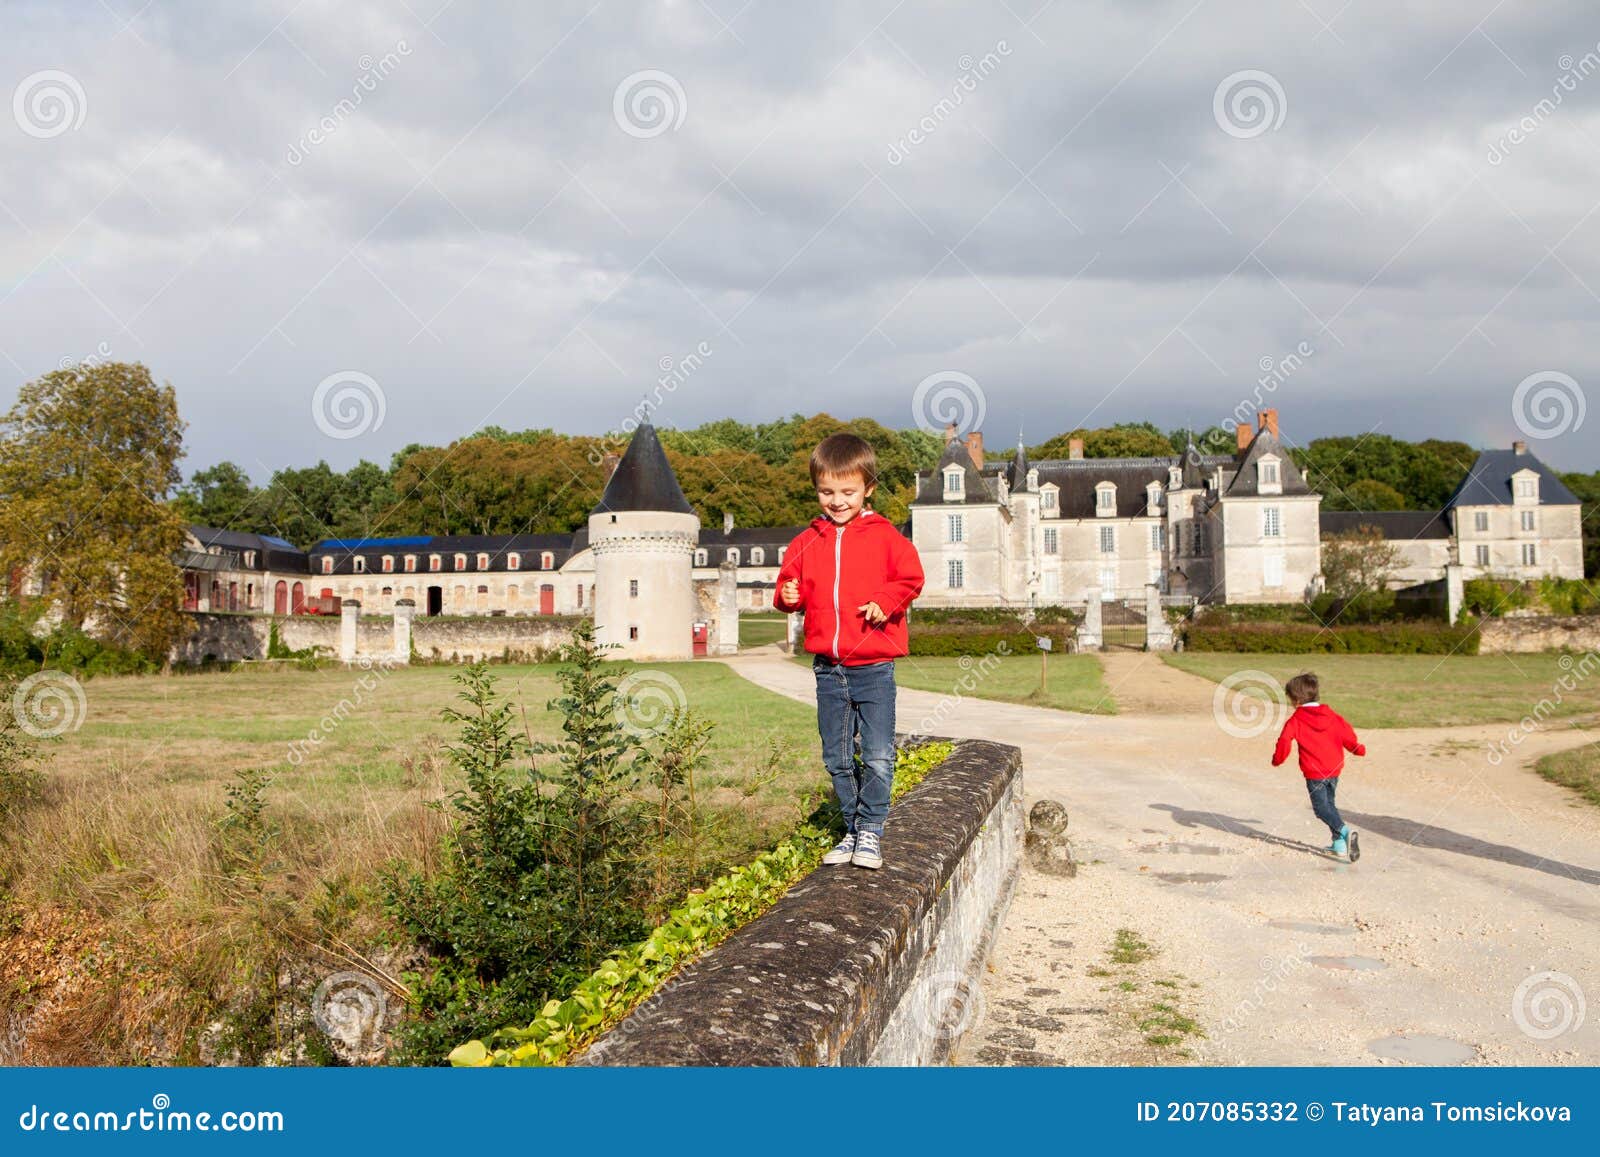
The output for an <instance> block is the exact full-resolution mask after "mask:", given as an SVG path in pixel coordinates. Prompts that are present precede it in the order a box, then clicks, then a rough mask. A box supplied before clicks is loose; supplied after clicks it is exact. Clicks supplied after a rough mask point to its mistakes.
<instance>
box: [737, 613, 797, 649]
mask: <svg viewBox="0 0 1600 1157" xmlns="http://www.w3.org/2000/svg"><path fill="white" fill-rule="evenodd" d="M788 619H789V616H788V615H784V614H779V613H778V612H777V611H770V612H762V613H760V614H754V615H752V614H742V615H740V616H739V646H741V647H761V646H765V645H766V644H768V643H781V642H783V640H784V639H785V638H787V637H788V636H787V631H788Z"/></svg>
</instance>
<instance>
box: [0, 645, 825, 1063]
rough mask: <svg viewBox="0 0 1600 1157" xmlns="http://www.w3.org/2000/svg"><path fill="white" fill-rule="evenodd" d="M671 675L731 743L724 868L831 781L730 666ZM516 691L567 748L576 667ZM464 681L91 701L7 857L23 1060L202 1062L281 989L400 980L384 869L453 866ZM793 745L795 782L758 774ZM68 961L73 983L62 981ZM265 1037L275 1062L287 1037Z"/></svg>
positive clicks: (289, 682)
mask: <svg viewBox="0 0 1600 1157" xmlns="http://www.w3.org/2000/svg"><path fill="white" fill-rule="evenodd" d="M654 670H657V671H660V672H662V673H664V674H666V675H668V676H670V677H671V678H672V679H675V680H676V681H677V682H678V683H679V684H680V685H681V686H682V688H683V691H684V698H685V701H686V702H687V704H688V706H689V707H690V708H692V709H693V710H695V711H696V712H698V713H700V714H702V715H703V716H704V717H706V718H708V719H711V720H712V721H714V722H715V723H716V724H717V728H716V731H715V733H714V737H713V742H712V746H711V751H710V755H711V765H710V769H709V770H708V772H707V774H706V775H705V777H704V781H703V787H704V788H705V789H706V790H705V791H704V792H703V795H702V799H703V800H704V799H706V798H707V797H709V799H708V800H707V802H708V803H709V806H710V807H712V808H717V809H720V815H719V820H720V822H718V823H717V824H716V825H715V831H714V836H713V838H712V840H711V842H710V844H709V846H708V847H707V848H706V856H707V861H708V863H707V865H706V866H707V867H708V868H713V867H716V866H718V865H719V864H724V863H728V862H733V861H738V860H742V859H746V858H749V856H750V855H752V854H754V852H755V851H756V850H758V849H760V848H763V847H765V846H767V845H768V844H770V843H771V842H772V840H773V839H774V838H775V836H776V833H778V832H779V831H781V830H785V829H786V828H787V827H788V826H790V825H792V824H793V823H794V822H795V820H796V819H798V818H799V815H800V808H801V806H802V804H801V799H802V797H803V796H804V795H806V794H807V793H808V792H809V791H811V790H813V789H815V788H817V787H820V786H822V785H823V782H824V779H825V777H824V776H823V774H822V772H821V770H820V760H819V759H818V757H817V753H816V751H815V745H816V731H815V717H814V715H813V714H812V713H811V712H810V711H809V710H808V709H807V708H805V707H804V706H802V705H800V704H798V703H793V702H791V701H789V700H786V699H782V698H780V697H778V696H774V695H770V694H768V693H766V692H762V691H760V690H759V689H757V688H755V687H753V686H751V685H750V684H748V683H746V682H745V681H744V680H742V679H740V678H739V677H738V676H736V675H734V674H733V673H732V672H731V671H729V670H728V669H727V668H726V667H724V666H723V665H721V664H717V663H680V664H661V665H660V666H659V667H657V668H654ZM496 673H497V674H498V675H499V676H500V678H501V682H500V689H501V691H502V692H503V693H504V694H506V695H507V697H508V698H510V699H512V700H513V701H515V702H519V703H521V704H522V705H523V708H524V710H525V713H526V719H527V727H528V731H529V733H530V734H531V735H532V736H533V737H534V738H535V739H555V738H558V737H559V731H560V719H559V717H558V716H557V715H556V714H555V713H553V712H551V711H548V710H547V709H546V703H547V701H548V700H549V699H551V698H552V697H553V696H554V695H555V694H556V693H557V691H558V684H557V682H556V668H555V667H554V666H553V665H539V666H522V667H504V668H497V669H496ZM453 674H455V670H454V669H451V668H442V667H417V668H408V669H400V670H396V671H393V672H389V673H387V674H384V673H380V672H376V671H374V672H365V673H363V672H360V671H346V670H343V669H327V670H322V671H296V670H262V669H246V670H241V671H237V672H233V673H212V674H203V675H184V676H173V677H166V678H159V677H144V678H114V679H96V680H93V681H91V682H89V683H87V684H85V691H86V693H87V699H88V711H87V714H86V716H85V720H84V723H83V725H82V727H81V729H80V730H78V731H76V732H73V733H70V734H69V735H67V736H66V737H64V738H63V739H62V740H60V741H58V742H56V743H54V744H51V745H50V746H49V747H47V748H46V752H45V755H46V758H45V762H44V770H45V772H46V786H45V791H44V794H43V797H42V799H40V800H39V801H38V802H36V803H35V804H33V805H31V806H30V807H28V808H27V810H26V811H25V812H24V813H23V815H22V816H21V817H19V822H16V823H14V824H13V825H12V827H11V830H10V831H9V832H8V833H6V835H5V839H4V843H3V844H0V854H3V855H4V861H5V862H4V873H3V878H4V880H5V881H6V882H7V886H8V890H9V893H10V898H9V901H6V896H5V893H3V892H0V902H7V903H9V906H10V912H11V915H10V918H9V919H8V920H7V921H5V922H4V923H3V924H0V930H4V931H6V932H7V933H8V934H6V935H4V936H3V937H0V956H3V957H4V958H6V959H8V960H11V961H21V962H27V961H33V962H34V963H33V964H32V965H17V966H13V967H10V968H8V969H7V971H6V972H4V973H0V976H3V977H4V980H5V987H4V989H3V990H0V1024H5V1023H7V1022H9V1026H10V1035H9V1038H7V1039H11V1045H10V1047H11V1051H12V1052H14V1053H17V1054H18V1062H20V1063H39V1062H43V1063H51V1064H73V1063H79V1064H106V1063H149V1062H150V1061H155V1062H157V1063H161V1062H163V1061H176V1062H179V1063H197V1062H200V1061H203V1060H205V1059H207V1057H206V1048H205V1047H203V1045H202V1041H203V1040H204V1039H205V1031H204V1030H205V1028H206V1025H207V1024H208V1023H210V1022H212V1021H214V1020H215V1019H216V1018H217V1016H218V1010H219V1009H220V1008H222V1007H224V1006H226V1005H228V1004H229V1003H230V1002H234V1001H236V1000H237V998H238V997H239V995H240V994H241V993H242V992H249V991H255V992H257V993H259V992H260V991H261V990H262V989H266V990H267V991H268V992H270V991H272V989H273V988H275V987H278V986H280V984H281V983H282V981H281V979H280V977H281V976H282V975H285V974H289V973H294V974H295V975H297V976H300V977H303V978H309V982H310V983H311V984H312V985H314V983H315V976H316V973H317V971H318V970H319V969H320V970H321V973H322V974H323V975H326V973H327V972H331V971H336V970H339V969H342V968H363V969H364V970H366V971H368V972H371V973H374V974H387V975H388V976H389V977H390V979H391V980H394V977H395V975H396V974H397V973H398V971H399V968H400V963H399V962H400V961H402V960H403V959H404V958H405V956H406V954H407V952H408V951H409V946H408V945H405V944H403V943H399V942H397V941H396V940H395V939H394V936H393V932H392V929H391V928H390V926H389V925H388V923H387V921H386V920H385V918H384V917H383V915H382V913H381V904H380V902H379V892H378V888H377V883H378V869H379V868H380V867H381V866H382V865H383V864H385V863H386V862H388V861H390V860H394V859H399V860H403V861H407V862H409V863H412V864H427V863H428V862H429V861H430V859H431V858H432V857H433V856H435V855H436V854H437V849H438V846H439V837H440V836H441V834H442V833H443V830H444V825H445V819H444V817H443V816H442V815H441V814H440V813H439V811H438V810H437V809H434V808H430V807H428V806H426V805H427V804H429V803H430V802H432V801H438V800H441V799H443V798H444V797H445V796H446V795H448V794H449V793H450V792H451V791H453V790H455V789H456V788H457V787H458V786H460V783H461V780H460V777H459V773H458V772H457V770H456V768H455V767H454V765H453V764H452V763H451V762H450V760H449V758H448V754H447V752H446V751H445V750H444V748H443V744H445V743H447V742H448V741H449V740H450V739H451V738H452V736H451V730H450V728H449V727H448V725H447V724H445V723H444V722H443V721H442V720H441V719H440V710H441V709H442V708H443V707H445V706H447V705H450V704H451V703H453V702H454V695H455V691H456V686H455V684H454V683H453V682H452V681H451V676H452V675H453ZM313 739H314V740H315V741H313ZM774 740H775V741H777V742H779V743H780V745H783V750H782V752H781V753H780V754H779V756H778V757H777V759H776V760H775V761H772V769H773V772H774V773H775V774H773V775H772V776H770V778H767V777H762V778H757V777H756V775H755V773H756V770H757V769H758V768H760V767H761V766H762V765H763V764H764V763H767V762H768V761H769V756H770V751H769V743H770V742H772V741H774ZM252 768H266V769H268V770H269V772H270V776H271V778H270V781H269V783H268V785H267V787H266V789H265V791H264V793H263V798H264V799H265V801H266V809H265V812H264V818H265V821H266V825H267V830H268V831H269V832H270V838H269V839H268V840H267V841H266V843H265V845H264V847H263V848H262V850H261V851H260V853H259V855H258V856H256V857H255V859H254V860H253V861H251V860H250V857H248V856H247V857H245V862H243V863H241V861H240V857H239V855H238V849H236V848H232V847H230V845H229V842H228V837H227V836H226V835H225V834H224V832H223V829H222V827H221V826H220V825H221V822H222V820H223V818H224V817H225V816H226V815H227V806H226V800H227V795H226V792H227V788H228V786H229V785H230V784H232V783H236V782H237V777H238V776H239V773H241V772H244V771H246V770H247V769H252ZM66 929H71V930H73V935H72V936H71V937H66V936H64V930H66ZM47 958H48V959H56V960H58V962H59V967H56V968H42V967H41V966H40V965H39V964H38V962H39V961H41V960H45V959H47ZM391 987H393V988H395V989H396V990H397V991H398V988H399V984H398V981H397V980H394V983H393V984H392V985H391ZM23 1023H26V1024H27V1026H28V1028H27V1032H26V1034H25V1042H23V1043H22V1045H21V1047H18V1041H17V1040H16V1039H14V1038H17V1036H18V1033H17V1026H18V1025H19V1024H23ZM256 1028H257V1030H259V1031H258V1033H257V1035H258V1037H260V1038H261V1039H262V1040H266V1041H267V1042H268V1043H270V1041H271V1040H272V1039H274V1037H275V1034H276V1035H278V1036H283V1035H284V1032H283V1031H281V1030H280V1028H279V1027H277V1026H274V1025H273V1024H270V1023H265V1022H263V1023H262V1024H259V1025H257V1026H256ZM0 1046H5V1040H3V1039H0ZM14 1063H16V1062H14Z"/></svg>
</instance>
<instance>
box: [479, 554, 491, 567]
mask: <svg viewBox="0 0 1600 1157" xmlns="http://www.w3.org/2000/svg"><path fill="white" fill-rule="evenodd" d="M478 569H479V570H488V569H489V556H488V555H487V554H484V553H482V552H480V553H479V554H478Z"/></svg>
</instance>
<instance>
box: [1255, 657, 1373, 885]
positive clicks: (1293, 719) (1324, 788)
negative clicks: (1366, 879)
mask: <svg viewBox="0 0 1600 1157" xmlns="http://www.w3.org/2000/svg"><path fill="white" fill-rule="evenodd" d="M1283 690H1284V693H1285V694H1286V695H1288V696H1289V702H1290V703H1292V704H1293V705H1294V714H1292V715H1290V716H1289V721H1288V722H1287V723H1285V724H1284V725H1283V730H1282V731H1280V732H1279V733H1278V747H1277V750H1276V751H1274V752H1273V753H1272V766H1273V767H1278V766H1280V765H1281V764H1282V763H1283V761H1284V760H1286V759H1288V758H1289V745H1290V744H1291V743H1296V742H1297V743H1299V744H1300V773H1301V774H1302V775H1304V776H1305V777H1306V790H1307V791H1308V792H1310V793H1311V810H1312V811H1314V812H1316V813H1317V818H1318V819H1319V820H1321V821H1322V822H1323V823H1325V824H1327V825H1328V830H1329V831H1331V832H1332V833H1333V843H1332V844H1331V845H1330V846H1329V848H1328V851H1330V852H1332V853H1333V854H1334V855H1336V856H1349V857H1350V862H1351V863H1354V862H1355V861H1357V860H1359V859H1360V858H1361V844H1360V841H1359V840H1357V838H1356V833H1355V832H1353V831H1351V830H1350V825H1349V824H1347V823H1345V822H1344V820H1343V819H1342V818H1341V817H1340V815H1339V809H1338V807H1337V806H1335V804H1334V802H1333V796H1334V792H1335V791H1336V790H1337V789H1338V787H1339V773H1340V772H1341V771H1343V770H1344V753H1345V752H1347V751H1349V752H1352V753H1354V754H1356V755H1365V754H1366V753H1367V749H1366V747H1365V746H1363V745H1362V743H1361V741H1360V740H1359V739H1357V738H1356V732H1355V728H1353V727H1351V726H1350V724H1349V723H1347V722H1346V721H1345V718H1344V716H1342V715H1340V714H1339V713H1338V712H1337V711H1335V710H1334V709H1333V708H1331V707H1324V706H1323V705H1322V704H1321V703H1319V702H1317V677H1316V676H1315V675H1313V674H1312V673H1311V672H1309V671H1307V672H1306V673H1305V674H1303V675H1296V676H1295V677H1294V678H1293V679H1290V680H1289V682H1288V683H1287V684H1285V685H1284V688H1283Z"/></svg>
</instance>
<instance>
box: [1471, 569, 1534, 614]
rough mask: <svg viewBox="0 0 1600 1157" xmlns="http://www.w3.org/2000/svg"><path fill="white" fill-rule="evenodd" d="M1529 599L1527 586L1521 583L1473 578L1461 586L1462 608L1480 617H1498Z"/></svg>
mask: <svg viewBox="0 0 1600 1157" xmlns="http://www.w3.org/2000/svg"><path fill="white" fill-rule="evenodd" d="M1531 601H1532V600H1531V596H1530V595H1529V593H1528V590H1527V588H1526V587H1524V586H1523V585H1522V584H1521V583H1516V582H1502V581H1501V580H1499V579H1489V578H1475V579H1469V580H1468V581H1467V582H1465V583H1463V584H1462V587H1461V606H1462V608H1463V609H1464V610H1465V611H1466V612H1467V613H1469V614H1472V615H1476V616H1477V617H1478V618H1480V619H1481V618H1491V619H1492V618H1498V617H1499V616H1501V615H1503V614H1505V613H1506V612H1507V611H1516V610H1521V609H1522V608H1523V607H1526V606H1527V605H1528V604H1529V602H1531Z"/></svg>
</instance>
